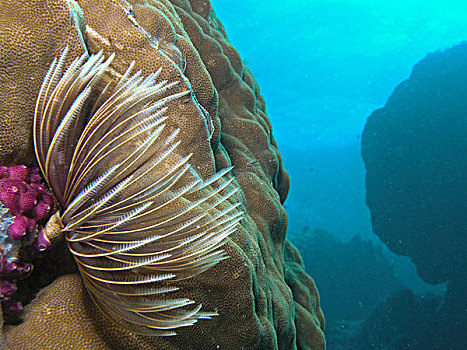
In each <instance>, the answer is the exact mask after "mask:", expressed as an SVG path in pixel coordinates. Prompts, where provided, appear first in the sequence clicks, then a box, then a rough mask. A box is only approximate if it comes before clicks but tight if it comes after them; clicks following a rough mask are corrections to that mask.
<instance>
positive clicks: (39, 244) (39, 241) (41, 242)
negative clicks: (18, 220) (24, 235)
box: [34, 229, 51, 252]
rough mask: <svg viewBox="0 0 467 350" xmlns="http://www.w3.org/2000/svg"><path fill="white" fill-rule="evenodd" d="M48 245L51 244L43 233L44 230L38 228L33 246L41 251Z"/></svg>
mask: <svg viewBox="0 0 467 350" xmlns="http://www.w3.org/2000/svg"><path fill="white" fill-rule="evenodd" d="M50 245H51V243H50V241H49V239H48V238H47V237H46V235H45V234H44V231H43V230H42V229H40V230H39V231H38V232H37V238H36V240H35V242H34V246H35V248H36V249H37V250H38V251H40V252H43V251H44V250H47V249H48V248H49V247H50Z"/></svg>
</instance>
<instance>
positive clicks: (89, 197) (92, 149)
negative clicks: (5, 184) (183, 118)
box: [33, 50, 242, 335]
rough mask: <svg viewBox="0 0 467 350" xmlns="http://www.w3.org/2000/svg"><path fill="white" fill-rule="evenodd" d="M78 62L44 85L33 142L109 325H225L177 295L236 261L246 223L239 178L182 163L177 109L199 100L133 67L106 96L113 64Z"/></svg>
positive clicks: (58, 68) (166, 330) (160, 330)
mask: <svg viewBox="0 0 467 350" xmlns="http://www.w3.org/2000/svg"><path fill="white" fill-rule="evenodd" d="M67 51H68V50H65V51H64V52H63V53H62V55H61V56H60V57H58V58H57V59H55V60H54V61H53V62H52V64H51V66H50V68H49V70H48V72H47V74H46V77H45V78H44V81H43V84H42V86H41V89H40V92H39V96H38V99H37V104H36V110H35V117H34V127H33V128H34V130H33V135H34V147H35V152H36V156H37V159H38V162H39V165H40V168H41V171H42V173H43V174H44V176H45V178H46V180H47V182H48V184H49V186H50V188H51V191H52V192H53V194H54V196H55V198H56V199H57V202H58V203H59V205H60V220H61V221H62V223H63V225H64V231H65V233H66V238H67V241H68V246H69V249H70V251H71V253H72V254H73V255H74V258H75V260H76V262H77V265H78V268H79V271H80V272H81V275H82V276H83V279H84V281H85V284H86V287H87V289H88V291H89V293H90V295H91V297H92V299H93V300H94V302H95V303H96V305H97V306H98V307H99V308H100V309H101V310H102V311H103V312H104V314H105V315H107V316H108V317H110V318H111V319H112V320H114V321H115V322H118V323H120V324H123V325H124V326H126V327H128V328H129V329H131V330H133V331H137V332H140V333H144V334H149V335H173V334H175V331H174V330H175V329H177V328H179V327H184V326H189V325H192V324H194V323H195V322H196V321H197V320H198V319H200V318H209V317H211V316H213V315H214V314H213V313H206V312H202V311H201V305H194V301H192V300H190V299H188V298H182V297H172V298H171V297H170V293H173V292H176V291H177V290H178V288H177V287H176V286H174V285H173V281H177V280H181V279H185V278H189V277H192V276H195V275H196V274H198V273H200V272H202V271H205V270H207V269H209V268H210V267H212V266H213V265H215V264H217V263H218V262H219V261H221V260H223V259H225V258H226V255H225V252H224V251H223V250H221V249H220V248H221V246H222V245H223V244H224V243H225V242H226V240H227V239H228V237H229V235H230V234H231V233H232V232H234V231H235V230H236V228H237V225H238V223H239V221H240V220H241V218H242V213H241V211H240V210H239V208H238V207H239V205H238V204H237V205H232V204H230V203H231V202H233V201H231V200H230V201H229V199H230V198H231V197H232V196H233V195H234V194H235V192H236V190H235V189H234V190H232V188H233V186H232V181H233V179H232V178H230V179H228V175H227V174H228V173H229V171H230V169H225V170H223V171H221V172H219V173H218V174H216V175H215V176H213V177H212V178H210V179H208V180H205V181H202V180H201V179H200V178H199V176H198V175H197V174H196V171H195V170H194V169H193V168H192V167H191V166H190V164H189V159H190V155H188V156H186V157H180V156H179V155H178V153H177V146H178V145H179V144H180V142H181V141H180V140H179V139H178V130H175V131H174V132H172V133H171V134H169V136H165V135H166V134H167V132H164V128H165V124H164V123H165V121H166V119H167V117H166V111H167V108H170V107H169V104H168V103H167V102H169V101H172V100H174V99H180V98H182V97H183V96H185V95H186V94H188V93H189V91H183V92H179V93H170V90H171V88H172V87H173V86H174V85H175V83H168V82H167V81H159V80H158V76H159V73H160V70H159V71H157V72H155V73H154V74H150V75H149V76H147V77H143V76H142V74H141V72H136V73H135V74H133V75H131V74H130V71H131V68H132V66H133V65H130V67H129V69H128V70H127V71H126V72H125V74H124V75H123V76H122V77H121V78H120V79H119V80H118V81H117V82H115V83H109V84H107V85H106V86H105V87H104V88H103V89H102V90H101V91H100V93H98V91H97V90H98V89H99V86H100V85H102V82H101V80H102V79H101V78H102V77H103V75H104V74H105V72H106V70H107V69H108V67H109V65H110V63H111V61H112V59H113V55H112V56H110V57H109V58H108V59H105V58H104V55H103V54H102V53H98V54H96V55H91V56H90V57H88V56H87V55H86V54H83V55H82V56H81V57H78V58H76V59H74V60H73V61H72V63H71V64H70V65H69V67H68V68H67V69H66V70H64V66H65V62H66V56H67ZM99 83H101V84H100V85H99ZM149 179H150V180H149Z"/></svg>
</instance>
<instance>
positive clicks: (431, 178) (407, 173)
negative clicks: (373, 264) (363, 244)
mask: <svg viewBox="0 0 467 350" xmlns="http://www.w3.org/2000/svg"><path fill="white" fill-rule="evenodd" d="M466 82H467V43H461V44H459V45H457V46H454V47H452V48H450V49H447V50H445V51H439V52H435V53H431V54H429V55H427V56H426V57H425V58H424V59H423V60H421V61H420V62H419V63H417V64H416V65H415V66H414V68H413V72H412V74H411V76H410V78H409V79H408V80H406V81H404V82H402V83H401V84H400V85H399V86H398V87H397V88H396V89H395V90H394V92H393V94H392V95H391V97H390V98H389V100H388V101H387V103H386V105H385V106H384V107H383V108H382V109H379V110H376V111H374V112H373V113H372V114H371V116H370V117H369V118H368V121H367V124H366V126H365V130H364V132H363V136H362V154H363V159H364V161H365V166H366V170H367V173H366V188H367V204H368V207H369V208H370V211H371V220H372V224H373V230H374V232H375V233H376V234H377V235H378V236H379V237H380V238H381V240H382V241H383V242H384V243H385V244H386V245H387V246H388V247H389V248H390V249H391V250H392V251H393V252H394V253H396V254H399V255H406V256H409V257H410V258H411V259H412V261H413V262H414V263H415V265H416V266H417V271H418V274H419V275H420V277H421V278H423V279H424V280H425V281H427V282H428V283H432V284H438V283H442V282H448V291H447V294H446V298H445V301H444V304H443V309H442V311H441V313H444V314H446V315H448V316H449V317H447V318H448V319H449V320H450V321H446V323H445V324H444V326H445V327H446V328H450V329H451V330H454V329H457V331H456V332H457V333H458V334H462V333H463V332H465V324H466V320H467V311H466V310H467V309H466V297H465V296H466V294H465V293H466V292H465V291H466V288H465V287H466V280H465V276H466V275H467V264H465V261H466V259H467V229H466V227H467V216H466V215H465V213H466V211H467V181H466V177H465V174H466V172H467V161H466V157H465V155H466V154H467V141H466V140H467V139H466V137H465V133H466V131H467V118H466V111H467V84H466ZM461 320H462V321H461ZM452 333H453V332H451V334H452ZM454 333H455V332H454ZM462 346H465V341H463V345H462ZM462 346H460V347H450V346H448V347H449V348H456V349H457V348H463V347H462Z"/></svg>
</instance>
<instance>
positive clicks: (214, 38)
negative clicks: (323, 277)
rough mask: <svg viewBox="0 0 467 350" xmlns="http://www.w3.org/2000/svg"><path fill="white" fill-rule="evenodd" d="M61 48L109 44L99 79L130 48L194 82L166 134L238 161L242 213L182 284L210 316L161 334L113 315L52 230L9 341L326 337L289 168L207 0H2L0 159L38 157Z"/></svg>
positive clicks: (244, 343) (98, 344)
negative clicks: (36, 284) (145, 332)
mask: <svg viewBox="0 0 467 350" xmlns="http://www.w3.org/2000/svg"><path fill="white" fill-rule="evenodd" d="M65 46H68V48H69V52H70V53H69V56H68V57H69V60H68V62H67V63H69V62H70V61H71V59H73V58H74V57H76V56H78V55H79V54H81V53H82V52H84V51H88V52H89V53H96V52H97V51H99V50H103V52H104V54H105V55H106V56H108V55H110V54H111V53H115V59H114V61H113V63H112V65H111V69H110V72H111V73H110V76H108V77H107V79H111V78H112V76H114V77H118V76H120V75H121V74H122V73H123V72H124V71H125V70H126V68H127V67H128V65H129V64H130V63H131V61H133V60H134V61H135V68H134V70H135V71H136V70H141V71H142V73H143V75H148V74H149V73H151V72H154V71H156V70H157V69H158V68H159V67H162V72H161V78H163V79H166V80H168V81H169V82H170V81H178V82H179V84H177V86H176V87H175V89H176V90H177V89H180V91H181V89H183V88H186V87H189V88H191V89H192V92H193V94H192V96H193V98H192V99H185V100H183V103H180V102H179V100H177V101H172V102H170V108H169V109H168V110H170V111H171V114H170V115H168V117H169V119H168V121H167V130H164V132H167V133H169V132H171V131H173V130H174V129H176V128H180V129H181V133H180V135H181V141H182V142H181V145H180V147H179V150H178V152H180V156H185V155H187V154H190V153H192V154H193V155H192V158H191V161H190V162H191V164H192V166H193V168H194V169H196V171H197V172H198V173H199V175H200V176H201V177H202V178H208V177H209V176H212V175H213V174H214V173H215V172H216V171H218V170H221V169H224V168H226V167H228V166H230V165H233V166H234V169H233V175H234V176H235V179H236V186H238V187H239V188H240V189H241V190H240V191H239V193H238V195H237V196H236V197H235V199H233V200H235V201H237V202H241V203H242V205H243V210H244V212H245V218H244V220H243V221H242V223H241V227H240V229H239V230H238V231H237V232H235V233H234V234H233V235H232V237H231V241H229V242H228V243H227V244H226V245H225V246H224V249H225V250H226V251H227V254H228V255H229V259H227V260H225V261H223V262H221V263H219V264H218V265H216V266H215V267H214V268H212V269H210V270H208V271H207V272H204V273H202V274H201V275H199V276H197V277H196V278H192V279H189V280H186V281H182V283H181V285H180V287H181V289H182V290H183V291H184V292H185V293H186V296H188V297H189V298H191V299H193V300H196V301H197V302H198V303H202V304H203V307H205V308H206V309H207V310H215V311H216V312H218V313H219V316H217V317H215V318H214V319H212V320H206V321H205V320H201V321H199V323H197V324H196V325H195V326H193V327H187V328H183V329H180V330H179V331H178V332H177V333H178V334H177V336H175V337H168V338H167V337H147V336H141V335H137V334H134V333H131V332H129V331H127V330H125V329H122V328H120V327H117V326H115V325H114V324H112V323H111V322H110V321H109V320H108V319H107V318H106V317H105V316H104V315H102V314H100V312H99V311H98V310H97V309H96V307H95V305H94V304H93V302H92V301H91V300H90V299H89V296H88V295H87V293H86V292H85V290H84V286H83V283H82V281H81V278H80V276H79V274H78V273H77V270H76V268H74V266H73V262H72V261H71V260H70V256H69V254H68V253H67V251H66V249H67V248H66V246H65V245H64V244H61V243H60V242H58V243H56V244H55V248H54V249H52V250H51V251H49V252H48V253H47V254H46V255H45V257H43V258H42V261H41V262H37V263H36V268H35V271H34V274H35V277H34V278H35V279H34V280H35V281H38V280H40V281H42V282H41V283H42V284H44V285H46V284H47V286H45V287H44V288H43V289H42V290H41V291H40V293H39V294H38V295H37V297H35V298H34V299H33V300H32V301H31V303H30V304H29V305H27V306H26V307H25V310H24V312H23V315H22V319H23V322H22V323H20V324H18V325H11V326H7V327H6V330H5V334H6V339H7V343H8V346H9V348H11V349H24V348H29V349H32V348H34V349H51V348H54V349H58V348H67V349H72V348H73V349H123V348H124V349H216V348H217V349H218V348H220V349H295V348H296V349H324V348H325V341H324V336H323V329H324V319H323V315H322V312H321V309H320V305H319V297H318V294H317V290H316V287H315V285H314V282H313V280H312V279H311V277H310V276H309V275H307V274H306V273H305V271H304V267H303V264H302V262H301V258H300V255H299V254H298V252H297V251H296V249H295V248H294V247H293V246H292V245H291V244H290V243H289V242H288V241H287V240H286V239H285V233H286V228H287V216H286V213H285V210H284V207H283V203H284V201H285V199H286V197H287V192H288V188H289V179H288V176H287V173H286V172H285V170H284V169H283V167H282V162H281V158H280V155H279V153H278V150H277V146H276V143H275V141H274V138H273V136H272V130H271V124H270V122H269V120H268V118H267V116H266V114H265V103H264V100H263V98H262V97H261V95H260V93H259V88H258V85H257V83H256V81H255V80H254V78H253V76H252V74H251V73H250V71H249V70H248V69H247V67H246V66H244V64H243V63H242V61H241V58H240V56H239V55H238V53H237V52H236V51H235V49H234V48H233V47H232V46H231V45H230V44H229V42H228V40H227V37H226V34H225V31H224V29H223V27H222V24H221V23H220V22H219V21H218V19H217V18H216V17H215V15H214V12H213V10H212V8H211V5H210V3H209V2H208V1H196V0H192V1H183V0H173V1H171V2H169V1H167V0H163V1H130V2H126V1H119V0H117V1H111V0H99V1H90V0H83V1H71V0H69V1H66V0H49V1H33V2H18V1H2V3H1V4H0V116H1V118H0V130H1V132H0V165H5V166H11V165H15V164H23V165H26V166H33V165H35V164H36V161H35V158H34V152H33V145H32V120H33V115H34V106H35V100H36V97H37V94H38V91H39V88H40V85H41V82H42V79H43V77H44V76H45V74H46V71H47V69H48V66H49V64H50V63H51V62H52V60H53V59H54V58H55V57H56V56H57V55H59V53H60V52H62V50H63V49H64V48H65ZM173 111H175V112H173ZM57 265H66V267H64V268H57V267H56V266H57ZM44 276H45V277H44ZM44 281H47V282H44ZM48 281H51V283H50V284H49V283H48ZM30 298H32V296H30ZM32 346H33V347H32Z"/></svg>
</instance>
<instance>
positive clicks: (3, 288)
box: [0, 281, 18, 299]
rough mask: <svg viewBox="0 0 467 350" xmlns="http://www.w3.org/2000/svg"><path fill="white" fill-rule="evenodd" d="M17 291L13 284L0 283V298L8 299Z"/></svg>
mask: <svg viewBox="0 0 467 350" xmlns="http://www.w3.org/2000/svg"><path fill="white" fill-rule="evenodd" d="M17 289H18V288H17V287H16V285H15V284H14V283H13V282H10V281H0V298H2V299H7V298H10V297H11V296H12V295H13V294H14V293H15V292H16V290H17Z"/></svg>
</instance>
